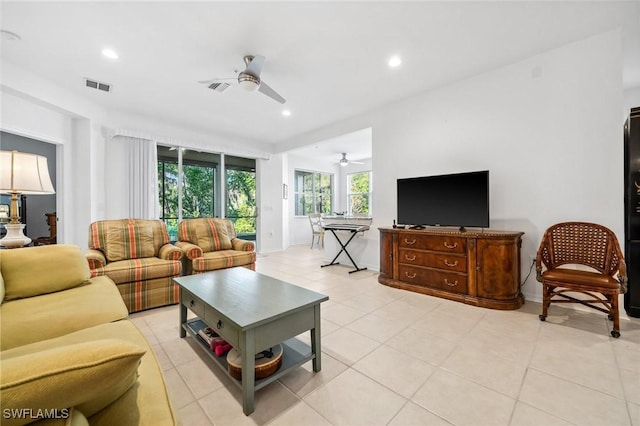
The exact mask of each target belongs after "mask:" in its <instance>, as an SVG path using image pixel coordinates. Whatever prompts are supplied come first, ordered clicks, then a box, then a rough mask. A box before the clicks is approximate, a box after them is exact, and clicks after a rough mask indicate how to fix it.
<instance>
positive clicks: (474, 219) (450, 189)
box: [398, 170, 489, 228]
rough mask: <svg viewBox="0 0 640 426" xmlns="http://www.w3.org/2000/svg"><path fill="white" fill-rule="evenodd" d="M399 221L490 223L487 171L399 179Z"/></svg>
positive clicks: (455, 224) (483, 225)
mask: <svg viewBox="0 0 640 426" xmlns="http://www.w3.org/2000/svg"><path fill="white" fill-rule="evenodd" d="M398 224H403V225H413V226H459V227H479V228H488V227H489V171H488V170H484V171H478V172H470V173H458V174H450V175H439V176H423V177H417V178H407V179H398Z"/></svg>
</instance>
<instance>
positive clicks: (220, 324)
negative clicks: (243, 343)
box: [204, 306, 242, 350]
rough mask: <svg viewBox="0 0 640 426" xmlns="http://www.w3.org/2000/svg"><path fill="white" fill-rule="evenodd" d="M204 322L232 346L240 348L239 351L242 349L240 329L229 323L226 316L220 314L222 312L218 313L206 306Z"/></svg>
mask: <svg viewBox="0 0 640 426" xmlns="http://www.w3.org/2000/svg"><path fill="white" fill-rule="evenodd" d="M204 321H205V322H206V323H207V324H209V327H211V328H213V330H214V331H215V332H216V333H218V334H219V335H220V336H222V337H224V340H226V341H227V342H229V344H230V345H231V346H233V347H234V348H238V349H239V350H241V349H242V348H241V347H240V331H239V329H238V327H237V326H236V325H235V324H233V323H232V322H231V321H229V320H228V319H227V318H226V317H225V316H224V315H222V314H220V312H218V311H216V310H215V309H213V308H212V307H211V306H206V307H205V314H204Z"/></svg>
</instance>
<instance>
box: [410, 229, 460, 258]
mask: <svg viewBox="0 0 640 426" xmlns="http://www.w3.org/2000/svg"><path fill="white" fill-rule="evenodd" d="M398 246H399V247H400V248H403V247H404V248H409V249H417V250H432V251H441V252H447V253H460V254H464V253H466V251H467V240H466V239H465V238H460V237H449V236H446V235H437V236H436V235H416V234H413V235H400V236H399V238H398Z"/></svg>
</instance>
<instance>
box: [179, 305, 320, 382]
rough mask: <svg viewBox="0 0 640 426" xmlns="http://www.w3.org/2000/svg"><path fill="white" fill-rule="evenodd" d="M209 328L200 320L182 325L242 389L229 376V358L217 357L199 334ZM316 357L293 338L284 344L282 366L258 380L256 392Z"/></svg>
mask: <svg viewBox="0 0 640 426" xmlns="http://www.w3.org/2000/svg"><path fill="white" fill-rule="evenodd" d="M204 327H209V326H208V325H207V324H205V322H204V321H202V320H201V319H200V318H197V317H196V318H193V319H190V320H188V321H187V322H186V323H184V324H182V328H184V329H185V331H186V332H187V333H188V334H190V335H191V336H192V337H194V338H195V340H196V341H197V342H198V344H199V345H200V346H201V347H202V349H204V351H205V352H206V353H207V355H209V358H211V359H213V360H215V361H216V362H215V364H216V365H217V366H219V367H220V368H221V369H222V370H223V371H224V372H225V374H226V375H227V376H229V378H231V379H232V381H233V382H234V383H235V384H236V385H237V386H238V387H240V388H242V381H241V380H238V379H236V378H234V377H233V376H231V374H229V365H228V364H227V357H226V355H224V356H216V354H215V353H213V352H211V349H209V345H208V344H207V342H205V340H204V339H203V338H202V337H201V336H200V335H199V334H198V331H200V329H201V328H204ZM315 357H316V356H315V354H313V353H312V352H311V347H310V346H309V345H307V344H306V343H304V342H301V341H300V340H298V339H296V338H291V339H289V340H286V341H284V342H282V365H281V366H280V368H279V369H278V371H276V372H275V373H273V374H272V375H270V376H269V377H265V378H264V379H256V381H255V385H254V391H256V390H258V389H262V388H263V387H265V386H267V385H268V384H269V383H272V382H274V381H276V380H278V379H279V378H280V377H282V376H283V375H285V374H286V373H288V372H289V371H291V370H293V369H294V368H297V367H300V366H301V365H303V364H305V363H306V362H308V361H311V360H312V359H314V358H315Z"/></svg>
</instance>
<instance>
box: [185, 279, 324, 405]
mask: <svg viewBox="0 0 640 426" xmlns="http://www.w3.org/2000/svg"><path fill="white" fill-rule="evenodd" d="M173 281H174V282H175V283H176V284H177V285H178V286H179V287H180V337H185V336H186V335H187V333H189V334H190V335H192V336H194V338H196V340H197V341H198V342H200V344H201V346H202V347H203V348H204V349H205V350H206V352H207V354H209V356H210V357H211V358H212V359H214V360H215V361H216V363H215V364H216V365H219V366H220V367H221V368H222V369H223V370H224V371H225V372H226V373H227V374H229V373H228V368H227V362H226V357H224V356H223V357H217V356H216V355H215V354H214V353H212V352H211V351H210V349H209V347H208V345H207V344H205V342H204V341H203V340H202V339H201V338H200V337H199V336H198V330H199V328H201V327H202V326H204V325H206V326H208V327H211V328H213V329H214V330H215V331H216V332H217V333H218V334H219V335H220V336H222V337H223V338H224V339H225V340H226V341H227V342H229V343H230V344H231V345H232V346H233V347H234V348H236V349H238V350H239V351H240V353H241V354H242V380H241V381H238V380H235V379H233V380H234V382H236V383H237V384H238V385H239V386H240V388H241V389H242V405H243V412H244V414H246V415H249V414H251V413H253V411H254V393H255V391H256V390H258V389H260V388H262V387H264V386H266V385H268V384H269V383H271V382H273V381H275V380H277V379H278V378H280V377H281V376H282V375H284V374H286V373H287V372H289V371H291V370H292V369H294V368H297V367H299V366H300V365H302V364H304V363H306V362H308V361H310V360H313V371H316V372H317V371H320V369H321V353H322V352H321V348H320V303H322V302H324V301H325V300H328V299H329V297H327V296H325V295H323V294H320V293H316V292H314V291H311V290H307V289H305V288H302V287H298V286H295V285H293V284H289V283H286V282H284V281H281V280H278V279H276V278H273V277H269V276H267V275H263V274H260V273H258V272H254V271H251V270H249V269H246V268H243V267H238V268H229V269H222V270H219V271H212V272H206V273H204V274H198V275H190V276H186V277H179V278H174V280H173ZM187 309H189V310H191V311H192V312H193V313H194V314H196V315H197V318H194V319H191V320H187ZM305 331H310V332H311V347H309V346H308V345H307V344H305V343H303V342H301V341H299V340H298V339H295V338H294V337H295V336H297V335H299V334H301V333H303V332H305ZM278 343H282V346H283V352H284V354H283V357H282V366H281V367H280V369H279V370H278V371H277V372H276V373H274V374H273V375H271V376H269V377H266V378H264V379H260V380H255V377H254V368H255V358H254V357H255V354H256V353H258V352H260V351H263V350H266V349H268V348H270V347H272V346H275V345H277V344H278Z"/></svg>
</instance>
